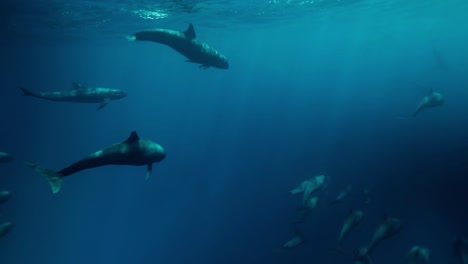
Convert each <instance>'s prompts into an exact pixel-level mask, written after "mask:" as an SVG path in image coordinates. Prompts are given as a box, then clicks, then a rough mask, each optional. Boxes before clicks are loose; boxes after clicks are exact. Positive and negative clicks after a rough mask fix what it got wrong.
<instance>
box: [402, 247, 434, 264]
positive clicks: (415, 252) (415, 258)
mask: <svg viewBox="0 0 468 264" xmlns="http://www.w3.org/2000/svg"><path fill="white" fill-rule="evenodd" d="M407 263H408V264H427V263H429V249H428V248H425V247H420V246H413V247H412V248H411V249H410V250H409V252H408V254H407Z"/></svg>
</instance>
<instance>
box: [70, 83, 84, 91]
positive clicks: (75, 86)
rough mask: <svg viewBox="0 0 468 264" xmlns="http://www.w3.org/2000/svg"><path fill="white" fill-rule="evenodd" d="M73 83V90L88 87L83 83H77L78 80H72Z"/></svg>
mask: <svg viewBox="0 0 468 264" xmlns="http://www.w3.org/2000/svg"><path fill="white" fill-rule="evenodd" d="M72 85H73V88H72V89H73V90H77V89H82V88H86V86H84V85H82V84H81V83H77V82H72Z"/></svg>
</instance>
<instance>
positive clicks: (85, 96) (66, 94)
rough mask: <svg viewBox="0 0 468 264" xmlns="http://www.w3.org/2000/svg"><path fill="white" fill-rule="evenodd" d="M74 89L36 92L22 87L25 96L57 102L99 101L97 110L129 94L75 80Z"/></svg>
mask: <svg viewBox="0 0 468 264" xmlns="http://www.w3.org/2000/svg"><path fill="white" fill-rule="evenodd" d="M72 84H73V89H72V90H71V91H63V92H39V93H34V92H31V91H29V90H26V89H25V88H21V87H20V89H21V90H22V91H23V96H32V97H36V98H40V99H45V100H49V101H56V102H74V103H97V104H99V106H98V108H97V109H96V110H100V109H102V108H103V107H105V106H106V105H107V104H109V102H110V101H112V100H118V99H122V98H124V97H126V96H127V94H126V93H125V92H123V91H121V90H118V89H111V88H101V87H98V88H89V87H86V86H84V85H81V84H79V83H76V82H73V83H72Z"/></svg>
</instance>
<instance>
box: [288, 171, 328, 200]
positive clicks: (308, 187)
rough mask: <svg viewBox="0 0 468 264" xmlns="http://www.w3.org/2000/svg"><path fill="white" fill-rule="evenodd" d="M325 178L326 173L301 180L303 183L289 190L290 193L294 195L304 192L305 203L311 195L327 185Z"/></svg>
mask: <svg viewBox="0 0 468 264" xmlns="http://www.w3.org/2000/svg"><path fill="white" fill-rule="evenodd" d="M325 180H326V176H325V175H318V176H315V177H311V178H309V179H307V180H305V181H303V182H301V184H300V185H299V186H298V187H296V188H294V189H292V190H291V191H289V193H291V194H293V195H295V194H300V193H303V196H302V201H303V203H304V204H305V202H306V201H307V200H308V198H309V196H310V195H312V194H313V193H315V192H317V191H319V190H321V189H323V188H324V187H325Z"/></svg>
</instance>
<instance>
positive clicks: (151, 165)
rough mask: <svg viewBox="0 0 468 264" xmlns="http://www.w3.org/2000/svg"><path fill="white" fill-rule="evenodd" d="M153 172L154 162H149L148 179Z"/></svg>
mask: <svg viewBox="0 0 468 264" xmlns="http://www.w3.org/2000/svg"><path fill="white" fill-rule="evenodd" d="M151 172H153V163H150V164H148V169H147V170H146V179H149V176H150V175H151Z"/></svg>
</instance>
